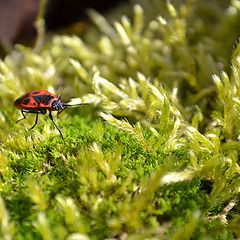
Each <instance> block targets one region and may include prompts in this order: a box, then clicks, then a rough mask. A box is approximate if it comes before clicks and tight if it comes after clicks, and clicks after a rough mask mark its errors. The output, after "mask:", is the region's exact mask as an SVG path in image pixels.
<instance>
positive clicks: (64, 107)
mask: <svg viewBox="0 0 240 240" xmlns="http://www.w3.org/2000/svg"><path fill="white" fill-rule="evenodd" d="M66 108H67V107H64V108H62V109H61V110H59V111H58V112H57V117H58V118H59V119H60V120H62V119H61V118H60V117H59V114H60V113H61V112H63V111H64V110H65V109H66Z"/></svg>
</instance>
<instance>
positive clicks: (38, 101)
mask: <svg viewBox="0 0 240 240" xmlns="http://www.w3.org/2000/svg"><path fill="white" fill-rule="evenodd" d="M44 97H45V95H38V96H33V99H34V100H35V101H36V102H37V104H38V105H39V104H40V102H41V101H42V100H43V99H44Z"/></svg>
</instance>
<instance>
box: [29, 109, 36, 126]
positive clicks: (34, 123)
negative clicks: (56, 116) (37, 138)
mask: <svg viewBox="0 0 240 240" xmlns="http://www.w3.org/2000/svg"><path fill="white" fill-rule="evenodd" d="M37 123H38V113H36V119H35V123H34V125H33V126H32V127H31V128H30V129H29V130H32V129H33V128H34V127H35V126H36V125H37Z"/></svg>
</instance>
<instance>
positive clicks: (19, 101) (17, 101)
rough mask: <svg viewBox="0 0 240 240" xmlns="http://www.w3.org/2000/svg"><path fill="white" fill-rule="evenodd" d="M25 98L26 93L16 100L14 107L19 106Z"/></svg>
mask: <svg viewBox="0 0 240 240" xmlns="http://www.w3.org/2000/svg"><path fill="white" fill-rule="evenodd" d="M27 96H28V93H27V94H25V95H23V96H22V97H20V98H18V99H17V100H16V101H15V104H16V105H19V104H21V103H22V101H23V99H24V98H25V97H27Z"/></svg>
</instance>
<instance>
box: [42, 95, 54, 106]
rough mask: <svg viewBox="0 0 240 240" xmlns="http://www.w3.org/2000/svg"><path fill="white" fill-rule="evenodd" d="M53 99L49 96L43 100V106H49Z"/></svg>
mask: <svg viewBox="0 0 240 240" xmlns="http://www.w3.org/2000/svg"><path fill="white" fill-rule="evenodd" d="M53 98H54V97H53V96H50V95H49V96H47V97H46V98H44V99H43V101H42V104H44V105H48V104H49V103H50V101H51V99H53Z"/></svg>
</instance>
